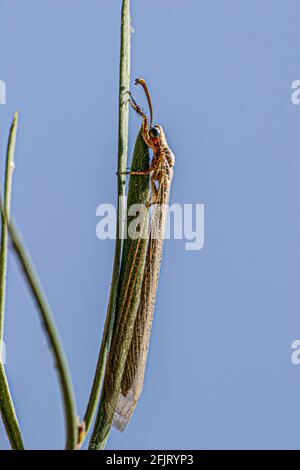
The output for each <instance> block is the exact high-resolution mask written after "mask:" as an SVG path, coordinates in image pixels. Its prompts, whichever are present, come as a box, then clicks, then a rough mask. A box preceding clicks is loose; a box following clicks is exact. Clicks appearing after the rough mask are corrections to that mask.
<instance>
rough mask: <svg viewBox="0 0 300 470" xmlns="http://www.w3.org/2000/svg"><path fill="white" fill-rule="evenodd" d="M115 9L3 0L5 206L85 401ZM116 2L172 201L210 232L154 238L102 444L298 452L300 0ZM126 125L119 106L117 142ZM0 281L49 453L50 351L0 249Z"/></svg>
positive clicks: (12, 361)
mask: <svg viewBox="0 0 300 470" xmlns="http://www.w3.org/2000/svg"><path fill="white" fill-rule="evenodd" d="M120 4H121V2H120V1H114V2H112V1H105V0H87V1H85V2H83V1H82V0H81V1H79V0H64V1H63V2H61V1H58V0H51V1H50V0H43V2H39V1H34V0H27V1H26V2H24V1H21V0H13V1H12V0H0V11H1V14H0V41H1V54H0V79H1V80H5V82H6V85H7V104H6V105H5V106H3V105H1V106H0V129H1V139H0V150H1V155H2V157H1V162H2V163H1V166H0V173H1V176H3V161H4V159H3V158H4V150H5V145H6V139H7V133H8V129H9V125H10V122H11V119H12V116H13V113H14V111H15V110H16V109H18V110H19V111H20V127H19V134H18V143H17V154H16V172H15V178H14V194H13V212H14V215H15V217H16V219H17V221H18V224H19V226H20V227H21V229H22V233H23V236H24V238H25V240H26V243H27V245H28V247H29V248H30V251H31V254H32V257H33V259H34V261H35V264H36V266H37V268H38V271H39V273H40V277H41V279H42V281H43V284H44V286H46V290H47V294H48V297H49V299H50V302H51V306H52V308H53V311H54V315H55V320H56V323H57V326H58V328H59V331H60V335H61V338H62V341H63V344H64V347H65V350H66V354H67V357H68V361H69V364H70V368H71V372H72V376H73V380H74V386H75V390H76V398H77V402H78V409H79V413H80V414H81V415H82V414H83V413H84V411H85V406H86V403H87V399H88V395H89V390H90V386H91V382H92V378H93V374H94V369H95V365H96V359H97V354H98V349H99V344H100V339H101V334H102V326H103V322H104V318H105V312H106V305H107V299H108V292H109V286H110V280H111V269H112V260H113V250H114V243H113V241H100V240H98V239H97V238H96V235H95V230H96V224H97V218H96V208H97V206H98V205H99V204H101V203H111V204H114V203H115V200H116V176H115V172H116V165H117V164H116V161H117V127H118V73H119V72H118V71H119V29H120V26H119V23H120ZM131 10H132V23H133V27H134V34H133V36H132V83H133V81H134V78H135V77H136V76H143V77H145V78H146V79H147V81H148V84H149V86H150V88H151V92H152V97H153V105H154V110H155V119H156V120H157V121H158V122H159V123H160V124H162V125H163V127H164V129H165V132H166V134H167V137H168V141H169V143H170V146H171V148H172V150H173V151H174V154H175V156H176V168H175V176H174V181H173V188H172V197H171V201H172V203H179V204H183V203H192V204H196V203H203V204H204V205H205V246H204V248H203V250H201V251H196V252H189V251H186V250H185V242H184V240H179V241H174V240H170V241H166V246H165V254H164V260H163V266H162V272H161V282H160V287H159V293H158V299H157V306H156V313H155V321H154V328H153V336H152V341H151V349H150V355H149V362H148V367H147V372H146V379H145V387H144V393H143V396H142V398H141V401H140V403H139V405H138V407H137V410H136V412H135V415H134V417H133V419H132V422H131V424H130V426H129V427H128V429H127V431H126V433H125V434H123V435H122V434H119V433H117V432H116V431H113V432H112V434H111V437H110V440H109V444H108V448H109V449H176V448H178V449H232V448H233V449H264V448H268V449H276V448H282V449H289V448H292V449H299V448H300V393H299V389H300V366H298V367H297V366H295V365H293V364H292V362H291V353H292V350H291V343H292V341H294V340H295V339H299V338H300V298H299V281H300V279H299V253H300V249H299V239H300V237H299V236H300V217H299V213H300V206H299V200H300V194H299V179H300V158H299V157H300V137H299V135H300V134H299V113H300V106H296V105H293V104H292V102H291V94H292V90H291V83H292V81H294V80H297V79H300V62H299V58H300V57H299V50H298V49H299V48H298V47H297V45H298V44H299V40H300V31H299V24H298V18H299V14H300V4H299V2H298V1H296V0H289V1H288V2H273V1H271V0H266V1H264V2H261V1H258V0H252V1H251V2H250V1H247V2H240V1H237V0H227V1H226V2H224V1H222V0H203V1H201V2H200V1H199V0H186V1H182V0H163V1H159V0H152V1H151V2H138V1H136V0H132V7H131ZM139 93H140V92H139V91H138V90H135V94H138V96H139V97H141V94H139ZM139 123H140V121H139V120H138V118H137V117H136V116H135V114H134V113H131V120H130V151H131V150H132V147H133V144H134V140H135V135H136V133H137V130H138V127H139ZM8 288H9V292H8V299H7V312H6V331H5V341H6V347H7V373H8V376H9V381H10V384H11V388H12V391H13V397H14V400H15V403H16V408H17V413H18V417H19V420H20V423H21V426H22V429H23V434H24V440H25V445H26V447H27V448H31V449H48V448H52V449H56V448H62V446H63V443H64V428H63V419H62V409H61V403H60V395H59V389H58V385H57V380H56V375H55V372H54V368H53V364H52V359H51V356H50V354H49V351H48V347H47V345H46V343H45V340H44V336H43V334H42V332H41V328H40V325H39V320H38V315H37V313H36V311H35V308H34V307H33V304H32V301H31V299H30V297H29V295H28V292H27V290H26V287H25V286H24V282H23V279H22V277H21V275H20V273H19V270H18V267H17V265H16V262H15V260H14V259H13V257H11V258H10V262H9V276H8ZM7 448H9V445H8V442H7V439H6V437H5V434H4V432H3V429H2V428H1V429H0V449H7Z"/></svg>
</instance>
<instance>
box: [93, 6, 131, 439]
mask: <svg viewBox="0 0 300 470" xmlns="http://www.w3.org/2000/svg"><path fill="white" fill-rule="evenodd" d="M130 54H131V20H130V0H123V2H122V14H121V46H120V82H119V132H118V134H119V137H118V204H117V207H118V212H117V233H116V244H115V255H114V264H113V274H112V282H111V289H110V296H109V303H108V308H107V315H106V321H105V327H104V332H103V338H102V343H101V348H100V353H99V358H98V363H97V368H96V373H95V378H94V382H93V387H92V391H91V394H90V399H89V403H88V407H87V411H86V413H85V417H84V421H85V427H86V432H88V431H89V429H90V426H91V424H92V420H93V417H94V414H95V411H96V407H97V405H98V402H99V397H100V390H101V385H102V383H103V378H104V372H105V365H106V361H107V356H108V351H109V346H110V342H111V337H112V331H113V325H114V314H115V308H116V298H117V290H118V280H119V274H120V263H121V249H122V234H123V232H124V222H123V213H122V210H121V206H122V202H121V201H122V198H124V197H125V191H126V177H125V175H123V174H122V173H124V172H125V171H126V166H127V153H128V125H129V109H128V97H127V92H128V91H129V89H130ZM100 401H101V400H100ZM100 412H101V404H100V405H99V410H98V414H99V413H100ZM95 431H96V430H95V429H94V433H95ZM94 433H93V436H92V439H91V443H93V445H92V446H93V447H94V446H95V445H96V447H100V446H101V445H103V443H102V444H101V443H99V442H97V438H96V436H95V434H94ZM107 437H108V435H107ZM107 437H106V439H107Z"/></svg>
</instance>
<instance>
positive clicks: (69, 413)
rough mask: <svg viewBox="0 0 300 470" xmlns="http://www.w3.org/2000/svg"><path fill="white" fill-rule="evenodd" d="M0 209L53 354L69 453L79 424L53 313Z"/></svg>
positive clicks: (15, 231) (13, 229)
mask: <svg viewBox="0 0 300 470" xmlns="http://www.w3.org/2000/svg"><path fill="white" fill-rule="evenodd" d="M0 209H1V215H2V218H3V219H4V220H5V221H6V224H7V229H8V233H9V236H10V239H11V241H12V246H13V250H14V252H15V254H16V257H17V259H18V261H19V264H20V266H21V268H22V270H23V273H24V277H25V279H26V281H27V283H28V287H29V290H30V292H31V294H32V297H33V299H34V301H35V303H36V306H37V308H38V311H39V313H40V318H41V322H42V325H43V327H44V331H45V335H46V337H47V339H48V342H49V344H50V346H51V350H52V352H53V357H54V360H55V366H56V368H57V373H58V378H59V384H60V387H61V393H62V396H63V405H64V414H65V422H66V431H67V439H66V445H65V448H66V449H67V450H72V449H75V448H76V446H77V434H78V422H77V414H76V406H75V399H74V392H73V386H72V381H71V378H70V374H69V369H68V365H67V362H66V359H65V355H64V351H63V349H62V346H61V344H60V340H59V337H58V334H57V332H56V328H55V325H54V322H53V319H52V313H51V310H50V307H49V305H48V303H47V301H46V300H45V296H44V293H43V291H42V288H41V284H40V282H39V279H38V277H37V274H36V273H35V270H34V268H33V265H32V262H31V260H30V258H29V255H28V254H27V253H26V250H25V248H24V244H23V241H22V240H21V236H20V234H19V232H18V230H17V229H16V227H15V225H14V223H13V222H12V220H11V219H10V220H9V221H8V220H7V218H6V214H5V212H4V207H3V204H2V200H1V198H0Z"/></svg>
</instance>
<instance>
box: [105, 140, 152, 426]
mask: <svg viewBox="0 0 300 470" xmlns="http://www.w3.org/2000/svg"><path fill="white" fill-rule="evenodd" d="M148 168H149V149H148V146H147V145H146V143H145V142H144V139H143V136H142V131H140V133H139V135H138V138H137V140H136V145H135V150H134V155H133V160H132V170H133V171H147V170H148ZM149 197H150V195H149V178H148V176H139V175H132V176H131V178H130V182H129V191H128V209H129V208H130V207H132V205H138V206H140V207H141V209H143V211H144V216H143V217H142V222H141V224H142V225H143V226H144V225H145V227H146V226H147V225H148V217H147V213H148V211H147V210H146V211H145V210H144V209H145V208H146V207H147V204H148V202H149ZM143 231H144V227H143V228H141V232H143ZM147 233H148V230H147ZM147 246H148V240H147V237H146V239H145V238H141V237H138V238H137V239H133V238H132V237H130V236H128V237H127V239H126V240H124V246H123V253H122V266H121V273H120V281H119V292H118V301H117V305H116V313H115V327H114V331H113V336H112V341H111V346H110V351H109V356H108V361H107V366H106V372H105V379H104V388H103V393H104V398H103V404H104V406H103V413H102V414H103V422H105V423H108V425H109V422H111V421H112V419H113V414H114V411H115V408H116V403H117V401H118V397H119V394H120V390H121V382H122V376H123V372H124V367H125V363H126V358H127V354H128V350H129V347H130V344H131V338H132V333H133V329H134V324H135V318H136V315H137V311H138V306H139V301H140V292H141V287H142V281H143V276H144V265H145V260H146V254H147ZM108 427H109V426H108Z"/></svg>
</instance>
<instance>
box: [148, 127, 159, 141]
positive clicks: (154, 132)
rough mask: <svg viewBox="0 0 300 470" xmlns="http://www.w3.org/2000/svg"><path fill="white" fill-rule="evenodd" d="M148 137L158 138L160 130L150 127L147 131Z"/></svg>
mask: <svg viewBox="0 0 300 470" xmlns="http://www.w3.org/2000/svg"><path fill="white" fill-rule="evenodd" d="M149 135H150V137H153V138H154V139H156V138H157V137H159V136H160V130H159V129H158V128H157V127H151V129H150V130H149Z"/></svg>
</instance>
